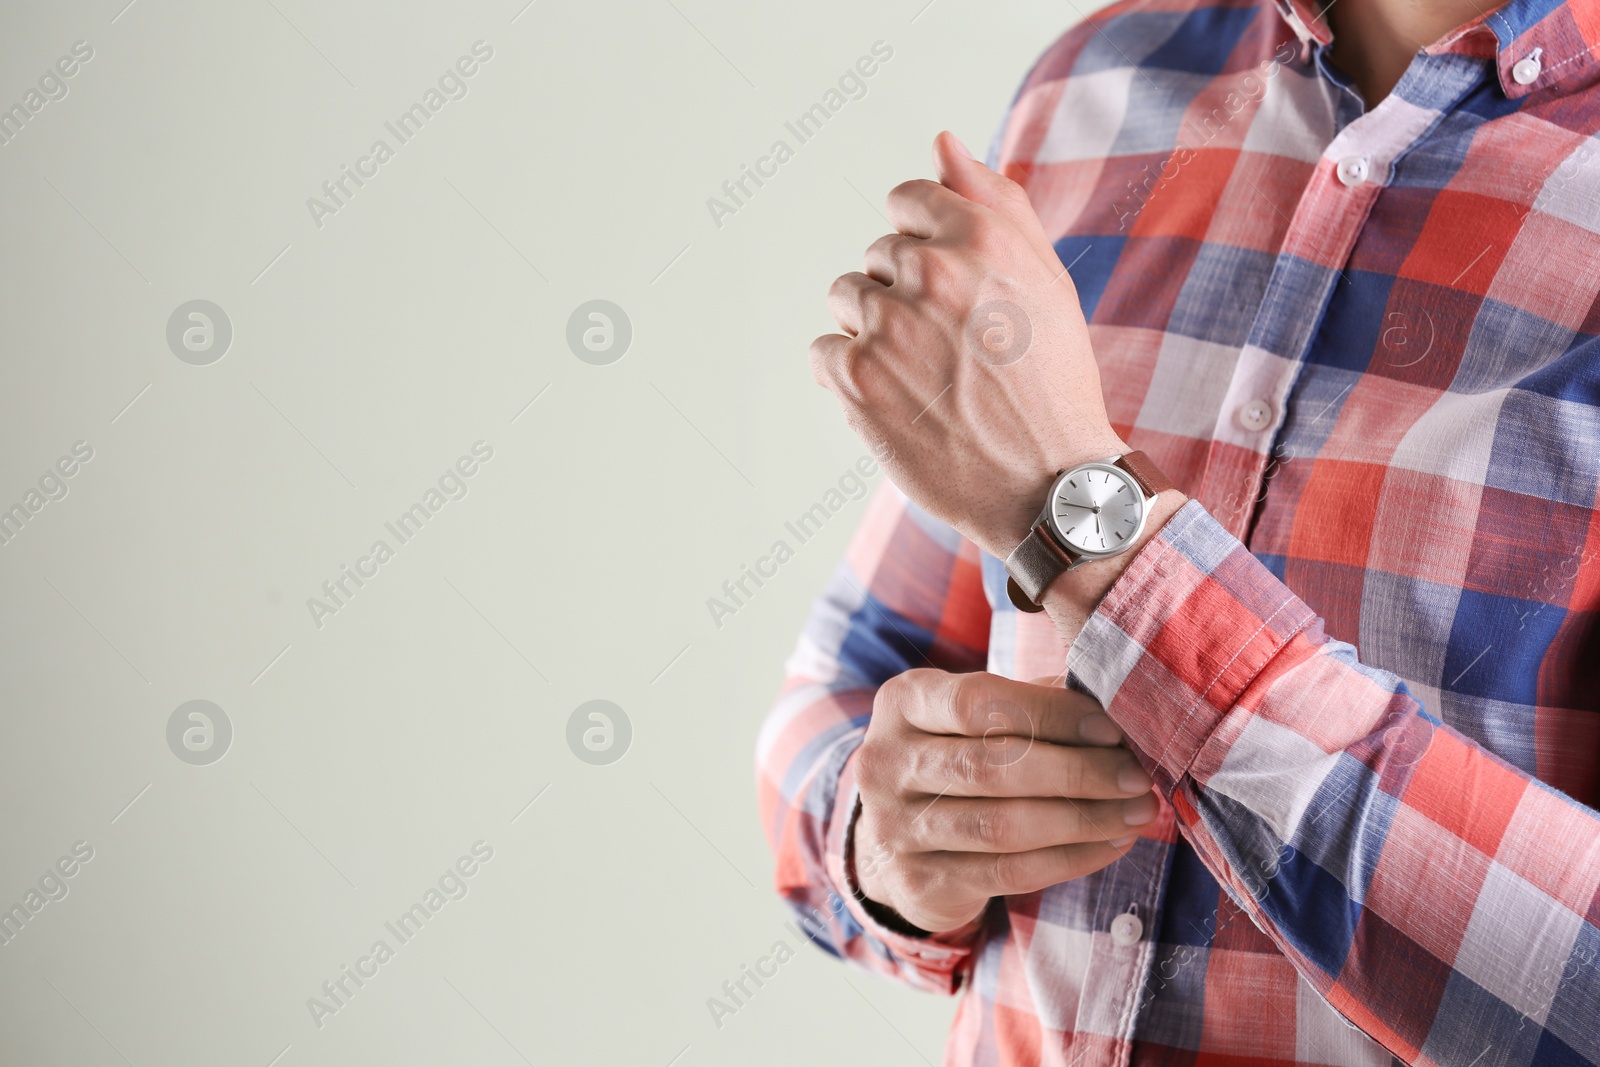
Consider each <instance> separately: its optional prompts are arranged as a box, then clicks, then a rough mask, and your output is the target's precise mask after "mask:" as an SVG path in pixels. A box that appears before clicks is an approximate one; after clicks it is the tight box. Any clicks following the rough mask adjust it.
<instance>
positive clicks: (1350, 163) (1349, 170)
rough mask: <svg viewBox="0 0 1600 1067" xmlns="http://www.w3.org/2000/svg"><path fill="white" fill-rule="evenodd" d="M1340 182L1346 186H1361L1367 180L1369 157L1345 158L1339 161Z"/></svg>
mask: <svg viewBox="0 0 1600 1067" xmlns="http://www.w3.org/2000/svg"><path fill="white" fill-rule="evenodd" d="M1338 173H1339V180H1340V181H1341V182H1343V183H1344V184H1346V185H1350V186H1355V185H1360V184H1361V183H1362V182H1364V181H1366V180H1367V157H1366V156H1345V157H1344V158H1343V159H1341V160H1339V166H1338Z"/></svg>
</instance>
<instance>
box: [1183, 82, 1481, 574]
mask: <svg viewBox="0 0 1600 1067" xmlns="http://www.w3.org/2000/svg"><path fill="white" fill-rule="evenodd" d="M1473 66H1474V65H1473V64H1472V63H1470V62H1463V61H1462V60H1461V57H1445V58H1440V57H1432V56H1428V55H1419V56H1418V57H1417V58H1416V59H1415V60H1414V61H1413V62H1412V66H1411V68H1410V69H1408V70H1407V72H1406V76H1405V80H1403V81H1402V83H1401V86H1402V87H1403V88H1404V89H1405V90H1406V94H1405V95H1404V96H1402V95H1401V92H1400V89H1398V88H1397V90H1396V91H1395V92H1393V93H1391V94H1390V95H1389V96H1388V97H1386V98H1385V99H1384V100H1383V101H1382V102H1381V103H1380V104H1379V105H1378V106H1377V107H1376V108H1374V109H1373V110H1372V111H1370V112H1367V113H1365V114H1360V113H1359V104H1355V105H1354V106H1352V103H1351V101H1352V100H1353V99H1354V98H1353V94H1352V93H1351V90H1349V89H1348V88H1345V87H1342V86H1341V87H1339V88H1338V89H1337V91H1338V92H1339V93H1340V94H1341V103H1340V108H1339V114H1340V122H1339V126H1340V128H1339V130H1338V132H1337V133H1336V134H1335V135H1334V137H1333V138H1332V140H1330V141H1329V142H1328V145H1327V147H1326V148H1325V149H1323V152H1322V155H1321V156H1320V158H1319V159H1318V160H1317V164H1316V167H1315V168H1314V170H1313V171H1312V174H1311V178H1310V180H1309V181H1308V182H1307V184H1306V186H1305V188H1304V190H1303V191H1302V192H1301V195H1300V199H1299V201H1298V202H1297V203H1295V204H1293V205H1292V206H1290V205H1279V206H1278V210H1279V212H1280V213H1281V214H1283V215H1284V216H1286V217H1287V219H1288V223H1287V227H1286V230H1285V234H1284V238H1283V243H1282V246H1281V248H1280V250H1279V253H1278V257H1277V260H1276V262H1275V263H1274V265H1273V269H1272V273H1271V275H1270V276H1269V278H1268V281H1267V285H1266V288H1265V290H1264V293H1263V297H1262V301H1261V305H1260V307H1259V309H1258V310H1257V313H1256V317H1255V320H1254V321H1253V322H1252V324H1251V328H1250V333H1249V341H1248V342H1247V343H1246V344H1245V346H1244V348H1243V350H1242V351H1241V352H1240V355H1239V359H1238V361H1237V363H1236V364H1235V366H1234V373H1233V377H1232V378H1231V379H1230V381H1229V384H1228V390H1227V393H1226V394H1225V395H1224V397H1223V402H1222V406H1221V408H1220V409H1219V410H1218V412H1217V418H1216V423H1215V425H1214V428H1213V433H1212V446H1211V450H1210V454H1209V456H1208V460H1207V464H1206V469H1205V473H1204V475H1203V477H1202V479H1201V482H1200V487H1199V490H1198V492H1197V494H1196V495H1197V496H1198V498H1199V499H1200V501H1201V502H1202V503H1204V504H1205V505H1206V507H1207V509H1208V510H1210V511H1211V512H1212V514H1213V516H1214V517H1215V518H1216V519H1217V520H1218V521H1219V522H1220V523H1221V524H1222V525H1223V526H1224V527H1226V528H1227V530H1228V532H1229V533H1231V534H1233V535H1234V536H1235V537H1237V538H1239V539H1240V540H1241V541H1246V542H1247V543H1248V537H1249V532H1250V524H1251V521H1252V519H1253V517H1254V515H1255V511H1256V509H1255V507H1254V505H1255V503H1256V502H1257V500H1258V498H1259V497H1260V495H1261V492H1262V486H1263V480H1264V478H1265V475H1266V472H1267V471H1268V469H1269V468H1270V466H1271V464H1272V463H1273V461H1274V460H1275V459H1278V458H1287V457H1279V456H1277V455H1276V452H1277V451H1278V450H1279V449H1281V448H1282V447H1283V446H1282V445H1281V444H1278V443H1277V439H1278V435H1279V431H1280V430H1281V429H1282V428H1283V425H1284V421H1285V418H1286V415H1287V408H1288V403H1289V398H1290V394H1291V391H1292V389H1293V388H1294V384H1295V381H1296V379H1297V378H1298V377H1299V374H1300V370H1301V368H1302V367H1303V366H1304V365H1305V360H1306V357H1307V354H1308V353H1309V351H1310V348H1311V344H1312V342H1313V341H1314V340H1315V338H1316V337H1317V333H1318V331H1319V330H1320V329H1321V328H1322V320H1323V317H1324V316H1325V314H1326V312H1327V308H1328V304H1329V299H1330V297H1331V296H1332V294H1333V291H1334V287H1335V286H1337V285H1339V284H1341V283H1342V282H1343V281H1344V280H1345V279H1344V267H1345V264H1346V263H1347V262H1348V261H1349V258H1350V253H1351V250H1352V249H1353V248H1354V247H1355V244H1356V241H1357V239H1358V238H1359V237H1360V235H1361V231H1362V227H1363V226H1364V225H1365V224H1366V221H1367V218H1368V216H1369V214H1370V213H1371V211H1372V206H1373V204H1374V203H1376V201H1377V199H1378V196H1379V195H1380V194H1381V193H1382V191H1383V188H1384V186H1386V185H1387V184H1388V183H1389V181H1390V178H1391V177H1392V175H1393V173H1394V166H1395V163H1396V161H1397V160H1398V159H1399V158H1400V156H1402V155H1403V154H1404V153H1405V152H1406V151H1407V150H1408V149H1409V148H1410V147H1411V146H1412V145H1414V144H1415V143H1416V142H1417V140H1418V139H1419V138H1421V137H1422V136H1423V135H1424V134H1425V133H1426V132H1427V130H1428V129H1430V128H1431V127H1432V126H1433V124H1434V123H1435V122H1436V121H1437V119H1438V117H1439V111H1438V110H1435V109H1434V108H1431V107H1424V106H1421V105H1419V104H1416V103H1413V102H1412V101H1414V100H1441V101H1442V100H1448V101H1451V102H1453V101H1454V100H1456V99H1459V97H1460V95H1461V94H1462V93H1463V92H1464V91H1465V89H1466V88H1467V87H1469V86H1470V85H1471V84H1472V83H1473V82H1475V81H1477V80H1478V79H1479V78H1480V77H1481V76H1482V71H1481V68H1480V69H1478V70H1476V71H1475V70H1474V69H1473ZM1323 76H1324V77H1326V76H1327V75H1326V74H1325V73H1324V75H1323ZM1347 116H1348V117H1347Z"/></svg>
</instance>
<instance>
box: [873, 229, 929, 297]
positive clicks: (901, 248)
mask: <svg viewBox="0 0 1600 1067" xmlns="http://www.w3.org/2000/svg"><path fill="white" fill-rule="evenodd" d="M918 240H919V239H918V238H915V237H907V236H906V235H905V234H903V233H889V234H884V235H883V236H882V237H880V238H878V239H877V240H876V241H874V242H872V244H871V245H869V246H868V247H867V255H866V273H867V277H869V278H872V279H873V280H874V281H877V282H880V283H882V284H883V285H893V284H895V282H896V281H898V280H901V279H904V278H907V277H908V276H912V278H911V280H913V281H915V278H914V275H915V274H916V272H917V268H916V248H917V243H918Z"/></svg>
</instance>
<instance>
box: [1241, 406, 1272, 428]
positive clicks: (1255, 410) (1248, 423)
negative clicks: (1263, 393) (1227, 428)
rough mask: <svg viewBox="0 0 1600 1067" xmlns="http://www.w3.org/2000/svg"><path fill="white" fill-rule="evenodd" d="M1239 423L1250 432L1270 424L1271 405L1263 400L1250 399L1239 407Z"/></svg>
mask: <svg viewBox="0 0 1600 1067" xmlns="http://www.w3.org/2000/svg"><path fill="white" fill-rule="evenodd" d="M1239 425H1240V426H1243V427H1244V428H1245V429H1247V430H1249V431H1251V432H1252V433H1254V432H1256V431H1258V430H1265V429H1266V428H1267V427H1268V426H1271V425H1272V405H1271V404H1269V403H1267V402H1266V401H1265V400H1251V401H1248V402H1247V403H1245V404H1244V405H1243V406H1242V407H1240V408H1239Z"/></svg>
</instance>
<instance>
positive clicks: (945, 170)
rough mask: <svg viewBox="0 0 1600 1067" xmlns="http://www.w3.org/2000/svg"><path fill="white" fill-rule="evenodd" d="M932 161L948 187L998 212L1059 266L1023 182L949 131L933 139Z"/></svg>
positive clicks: (1042, 255) (1054, 267)
mask: <svg viewBox="0 0 1600 1067" xmlns="http://www.w3.org/2000/svg"><path fill="white" fill-rule="evenodd" d="M933 164H934V168H935V171H936V172H937V173H938V175H939V181H940V183H941V184H942V185H944V187H945V188H947V189H949V190H951V191H952V192H955V193H957V194H959V195H960V196H961V197H962V198H963V199H966V200H970V201H972V202H973V203H974V204H982V205H983V206H984V207H986V208H988V209H989V210H990V211H993V212H994V213H995V214H996V215H999V216H1000V217H1001V218H1002V219H1004V220H1005V221H1006V222H1008V223H1010V224H1011V225H1012V226H1013V227H1015V228H1016V230H1017V231H1018V232H1019V233H1021V234H1022V235H1023V236H1024V237H1025V238H1027V240H1028V242H1029V244H1030V245H1032V246H1033V250H1034V253H1035V254H1036V255H1038V256H1039V258H1040V259H1041V260H1042V261H1043V262H1044V263H1045V265H1046V266H1048V267H1050V268H1051V269H1052V270H1059V269H1060V262H1061V261H1060V259H1059V258H1058V257H1057V256H1056V254H1055V250H1054V249H1053V248H1052V247H1051V244H1050V238H1049V237H1048V236H1047V235H1046V234H1045V232H1044V227H1043V226H1041V225H1040V224H1039V216H1038V213H1036V212H1035V211H1034V210H1033V202H1032V201H1031V200H1029V199H1028V193H1027V191H1026V190H1025V189H1023V188H1022V186H1020V185H1018V184H1017V183H1016V182H1014V181H1012V180H1011V179H1010V178H1007V177H1006V176H1005V175H1003V174H999V173H996V172H995V171H992V170H990V169H989V168H988V167H987V166H985V165H984V164H983V163H982V162H981V161H980V160H977V159H974V158H973V157H972V153H971V152H969V151H968V150H967V147H966V146H965V145H963V144H962V143H961V142H960V141H959V140H958V139H957V138H956V135H955V134H953V133H950V132H949V131H945V132H944V133H941V134H940V135H939V136H937V137H935V138H934V139H933Z"/></svg>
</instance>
